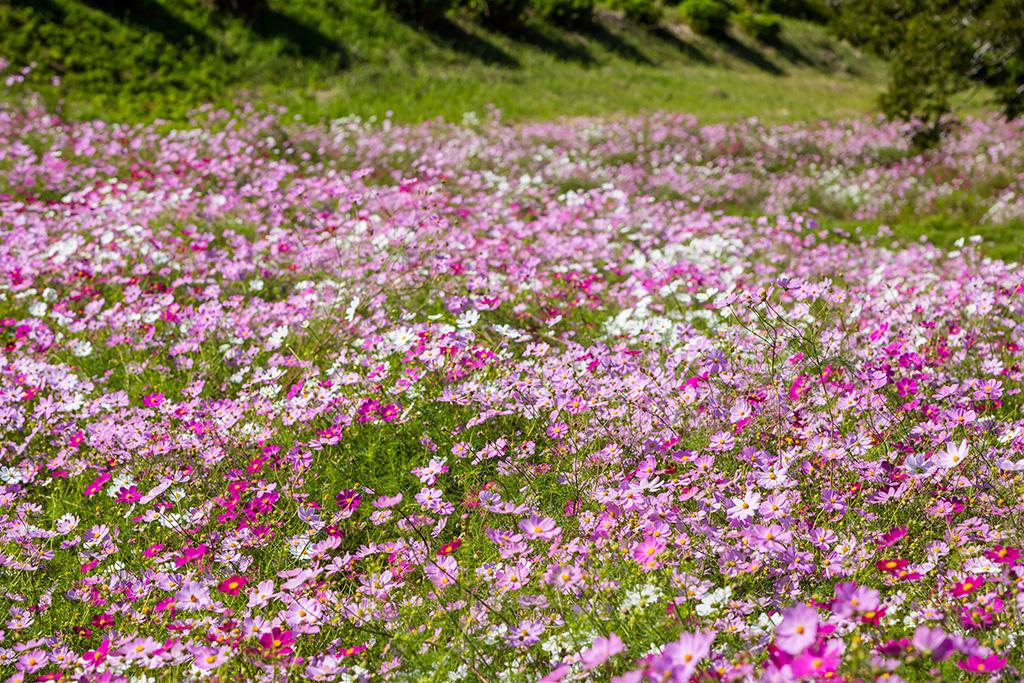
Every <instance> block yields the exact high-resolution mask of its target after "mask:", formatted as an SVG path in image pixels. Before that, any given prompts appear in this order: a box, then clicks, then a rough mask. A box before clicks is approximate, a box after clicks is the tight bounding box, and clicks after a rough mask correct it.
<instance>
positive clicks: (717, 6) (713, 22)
mask: <svg viewBox="0 0 1024 683" xmlns="http://www.w3.org/2000/svg"><path fill="white" fill-rule="evenodd" d="M679 11H680V13H681V14H682V15H683V20H684V21H686V23H687V24H689V25H690V27H691V28H692V29H693V30H694V31H696V32H697V33H702V34H704V35H707V36H718V35H722V34H724V33H725V31H726V30H727V29H728V28H729V16H730V15H731V14H732V11H731V10H730V9H729V6H728V5H726V4H724V3H722V2H719V0H684V2H683V3H682V4H681V5H679Z"/></svg>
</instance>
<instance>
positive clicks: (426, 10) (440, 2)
mask: <svg viewBox="0 0 1024 683" xmlns="http://www.w3.org/2000/svg"><path fill="white" fill-rule="evenodd" d="M382 3H383V5H384V6H385V7H387V8H388V9H389V10H391V11H392V12H394V13H395V14H397V15H398V16H400V17H401V18H403V19H407V20H409V21H414V22H416V23H418V24H424V25H429V24H433V23H436V22H437V21H439V20H440V19H441V18H442V17H443V16H444V13H445V12H447V11H448V9H449V8H450V7H451V6H452V0H382Z"/></svg>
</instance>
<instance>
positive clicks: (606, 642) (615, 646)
mask: <svg viewBox="0 0 1024 683" xmlns="http://www.w3.org/2000/svg"><path fill="white" fill-rule="evenodd" d="M623 650H625V645H623V643H622V639H621V638H619V637H618V636H617V635H616V634H614V633H609V634H608V637H607V638H605V637H600V638H597V639H596V640H595V641H594V644H593V645H591V646H590V648H589V649H587V650H584V651H583V653H582V654H581V655H580V661H581V662H582V663H583V669H584V670H585V671H590V670H591V669H596V668H597V667H599V666H601V665H602V664H604V663H605V662H607V661H608V660H609V659H611V658H612V657H614V656H615V655H617V654H619V653H620V652H622V651H623Z"/></svg>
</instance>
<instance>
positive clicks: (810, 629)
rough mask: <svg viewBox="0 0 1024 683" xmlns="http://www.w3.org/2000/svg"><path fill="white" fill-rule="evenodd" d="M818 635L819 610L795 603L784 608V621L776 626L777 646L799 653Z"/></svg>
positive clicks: (791, 652) (783, 649)
mask: <svg viewBox="0 0 1024 683" xmlns="http://www.w3.org/2000/svg"><path fill="white" fill-rule="evenodd" d="M817 637H818V612H817V610H815V609H814V608H813V607H808V606H807V605H795V606H793V607H789V608H787V609H784V610H782V621H781V622H779V625H778V626H777V627H776V628H775V646H776V647H778V648H779V649H780V650H782V651H783V652H788V653H789V654H791V655H797V654H800V653H801V652H803V651H804V650H806V649H807V648H808V647H810V645H811V644H812V643H813V642H814V640H815V638H817Z"/></svg>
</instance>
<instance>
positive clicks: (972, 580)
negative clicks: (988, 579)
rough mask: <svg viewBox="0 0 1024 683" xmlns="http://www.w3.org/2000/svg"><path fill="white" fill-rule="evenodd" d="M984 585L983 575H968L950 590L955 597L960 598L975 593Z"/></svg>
mask: <svg viewBox="0 0 1024 683" xmlns="http://www.w3.org/2000/svg"><path fill="white" fill-rule="evenodd" d="M984 585H985V578H984V577H983V576H968V577H967V578H966V579H964V580H963V581H957V582H956V584H954V585H953V590H952V591H950V592H951V593H952V594H953V596H954V597H958V598H960V597H963V596H965V595H969V594H971V593H973V592H974V591H976V590H978V589H979V588H981V587H982V586H984Z"/></svg>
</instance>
